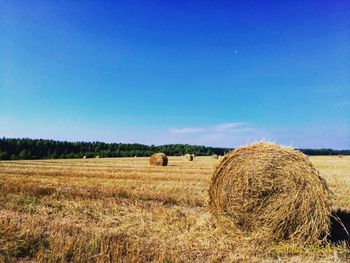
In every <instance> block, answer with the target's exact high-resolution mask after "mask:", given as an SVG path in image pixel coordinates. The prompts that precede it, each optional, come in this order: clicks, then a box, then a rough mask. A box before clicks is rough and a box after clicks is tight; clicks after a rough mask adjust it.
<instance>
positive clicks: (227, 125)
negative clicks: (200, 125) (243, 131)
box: [212, 122, 245, 132]
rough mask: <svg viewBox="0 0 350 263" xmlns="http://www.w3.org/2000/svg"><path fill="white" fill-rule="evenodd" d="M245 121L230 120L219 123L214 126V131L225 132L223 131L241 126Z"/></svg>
mask: <svg viewBox="0 0 350 263" xmlns="http://www.w3.org/2000/svg"><path fill="white" fill-rule="evenodd" d="M244 124H245V123H243V122H228V123H222V124H219V125H215V126H213V127H212V130H214V131H218V132H223V131H227V130H231V129H234V128H237V127H240V126H242V125H244Z"/></svg>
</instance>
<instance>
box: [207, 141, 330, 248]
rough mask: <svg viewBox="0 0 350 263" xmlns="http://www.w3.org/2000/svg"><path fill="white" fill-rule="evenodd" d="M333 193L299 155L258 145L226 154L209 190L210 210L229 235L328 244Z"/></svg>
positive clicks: (267, 144)
mask: <svg viewBox="0 0 350 263" xmlns="http://www.w3.org/2000/svg"><path fill="white" fill-rule="evenodd" d="M330 196H331V193H330V191H329V189H328V187H327V184H326V182H325V180H324V179H323V178H322V177H320V176H319V173H318V171H317V170H316V169H315V168H314V166H313V165H312V163H311V162H310V161H309V159H308V158H307V157H306V156H305V155H304V154H303V153H301V152H300V151H297V150H294V149H292V148H289V147H285V146H279V145H275V144H272V143H256V144H253V145H250V146H246V147H241V148H237V149H236V150H233V151H231V152H230V153H228V154H226V155H225V157H224V159H223V160H222V161H221V163H220V164H219V165H218V166H217V167H216V170H215V172H214V174H213V176H212V179H211V183H210V188H209V209H210V211H211V213H212V214H213V216H214V217H215V218H216V220H217V224H218V225H219V226H221V228H222V229H224V230H225V231H226V232H227V233H229V234H233V235H235V234H236V235H243V236H245V237H246V238H248V239H259V240H265V241H280V240H292V241H296V242H298V243H314V242H320V240H322V241H325V240H326V236H327V235H328V233H329V224H330V213H331V202H330Z"/></svg>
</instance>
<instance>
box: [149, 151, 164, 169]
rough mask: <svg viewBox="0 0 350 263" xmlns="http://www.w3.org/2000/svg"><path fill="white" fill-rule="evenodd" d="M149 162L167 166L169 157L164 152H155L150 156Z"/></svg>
mask: <svg viewBox="0 0 350 263" xmlns="http://www.w3.org/2000/svg"><path fill="white" fill-rule="evenodd" d="M149 163H150V164H151V165H155V166H167V165H168V157H167V156H166V155H165V154H164V153H155V154H153V155H152V156H151V157H150V158H149Z"/></svg>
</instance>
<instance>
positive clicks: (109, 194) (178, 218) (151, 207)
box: [0, 156, 350, 262]
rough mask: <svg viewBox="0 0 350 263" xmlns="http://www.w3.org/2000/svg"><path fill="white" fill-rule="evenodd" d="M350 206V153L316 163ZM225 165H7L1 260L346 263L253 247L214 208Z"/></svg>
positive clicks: (2, 183) (304, 251)
mask: <svg viewBox="0 0 350 263" xmlns="http://www.w3.org/2000/svg"><path fill="white" fill-rule="evenodd" d="M310 158H311V160H312V162H313V163H314V165H315V166H316V167H317V168H318V169H319V170H320V172H321V175H322V176H323V177H324V178H325V179H326V180H327V181H328V183H329V186H330V188H331V190H332V191H333V193H334V206H336V207H342V208H350V157H344V158H338V157H328V156H327V157H310ZM218 162H219V161H218V160H215V159H211V158H210V157H197V158H195V160H194V161H193V162H189V161H186V160H185V159H183V158H181V157H170V158H169V166H167V167H151V166H149V164H148V158H113V159H75V160H35V161H2V162H0V262H2V261H3V262H18V261H20V262H21V261H22V262H31V261H32V262H66V261H73V262H87V261H89V262H91V261H93V262H147V261H152V262H153V261H155V262H223V261H224V262H242V261H246V262H275V261H279V260H282V261H288V262H300V261H303V262H334V261H336V262H348V261H350V252H349V249H348V248H346V247H345V246H343V245H337V246H335V245H330V246H326V247H307V248H303V247H298V246H297V245H294V244H287V243H286V244H275V245H271V244H259V243H248V242H246V241H245V240H244V239H243V238H242V237H228V236H226V235H225V234H223V233H221V231H220V229H217V228H216V226H215V222H214V221H213V220H212V218H211V215H210V213H209V212H208V209H207V201H208V191H207V190H208V185H209V180H210V177H211V173H212V171H213V168H214V167H215V165H216V164H218Z"/></svg>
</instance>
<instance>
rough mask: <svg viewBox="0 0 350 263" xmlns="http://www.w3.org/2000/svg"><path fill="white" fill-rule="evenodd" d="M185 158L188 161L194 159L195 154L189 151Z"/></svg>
mask: <svg viewBox="0 0 350 263" xmlns="http://www.w3.org/2000/svg"><path fill="white" fill-rule="evenodd" d="M185 159H186V160H187V161H193V155H192V154H189V153H187V154H185Z"/></svg>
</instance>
